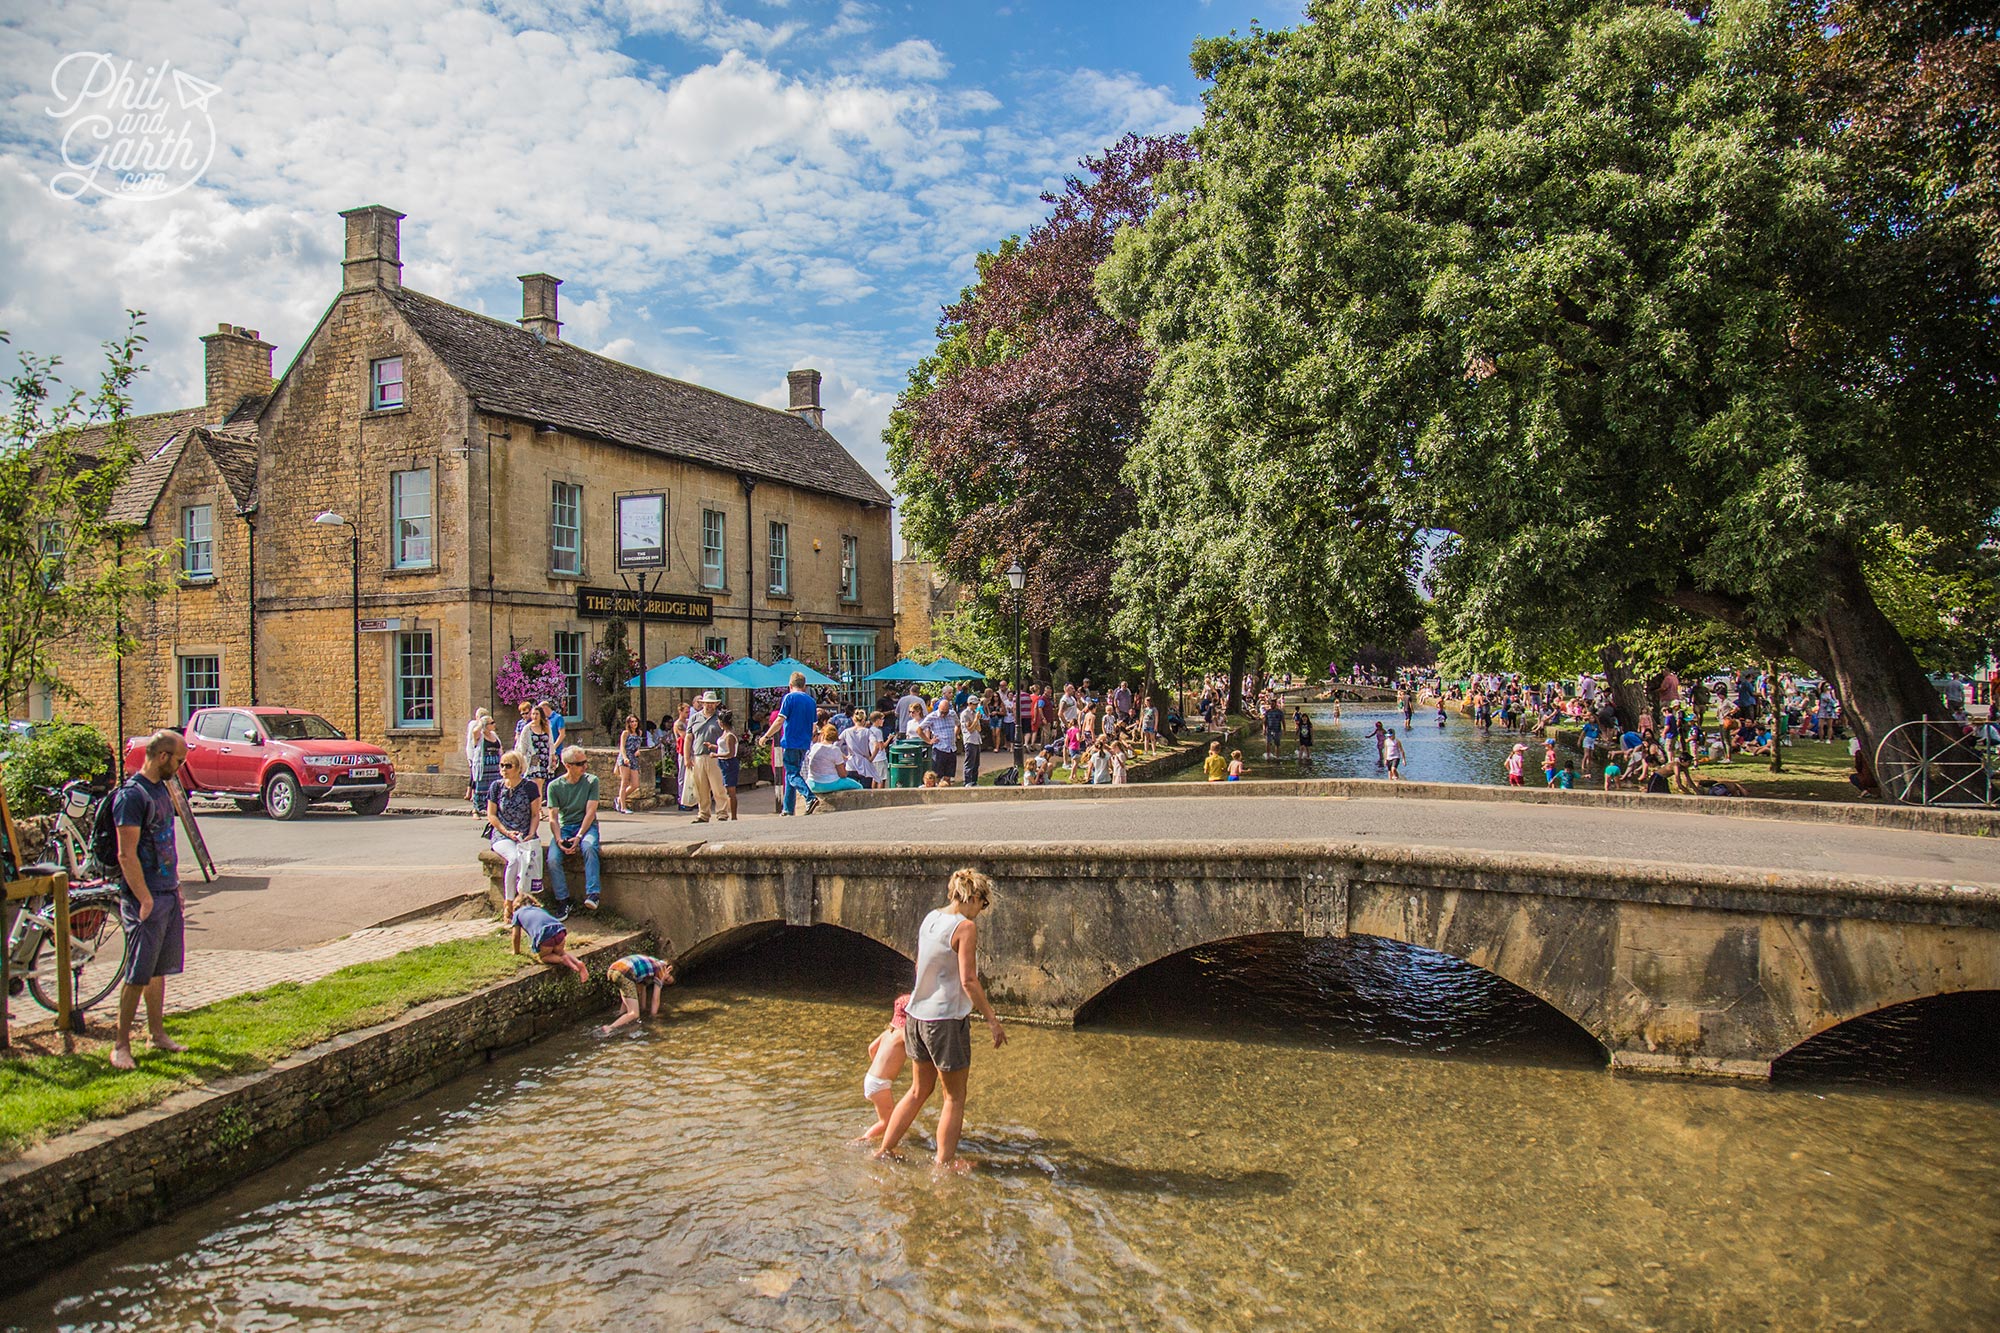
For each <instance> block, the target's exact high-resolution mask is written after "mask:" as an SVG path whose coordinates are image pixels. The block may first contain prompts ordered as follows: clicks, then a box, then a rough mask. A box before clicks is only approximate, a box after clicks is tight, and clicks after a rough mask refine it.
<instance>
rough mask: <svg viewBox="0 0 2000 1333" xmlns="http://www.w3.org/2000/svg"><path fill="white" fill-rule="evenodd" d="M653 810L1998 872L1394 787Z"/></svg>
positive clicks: (799, 828) (1861, 848)
mask: <svg viewBox="0 0 2000 1333" xmlns="http://www.w3.org/2000/svg"><path fill="white" fill-rule="evenodd" d="M654 822H655V823H656V825H657V826H658V827H660V828H661V829H663V830H668V831H670V832H671V834H672V836H674V837H675V838H676V839H678V838H681V837H685V836H687V835H690V834H693V835H697V836H698V835H700V834H702V833H704V832H706V833H707V836H708V840H709V841H710V842H711V843H721V842H750V843H782V842H787V841H791V842H859V843H883V842H1030V841H1042V842H1090V841H1094V840H1113V839H1166V838H1197V839H1211V838H1216V839H1221V838H1257V839H1297V838H1304V839H1313V840H1322V839H1323V840H1331V841H1357V842H1375V843H1383V844H1388V845H1393V846H1399V847H1416V846H1423V847H1453V848H1465V849H1477V850H1487V851H1514V852H1534V853H1541V854H1549V855H1563V854H1567V855H1577V856H1608V857H1619V858H1627V859H1630V860H1632V861H1635V862H1654V863H1666V864H1673V865H1715V866H1729V867H1738V868H1744V869H1753V870H1813V871H1826V872H1829V873H1835V874H1848V875H1885V876H1892V877H1896V878H1902V879H1921V880H1950V881H1953V882H1957V883H1980V884H1992V885H2000V839H1994V838H1974V837H1965V836H1962V835H1955V834H1944V833H1906V832H1902V831H1900V830H1894V829H1875V828H1850V827H1846V826H1843V825H1834V824H1808V823H1801V822H1793V821H1787V820H1776V819H1740V818H1732V817H1730V816H1726V815H1695V814H1674V813H1666V812H1661V813H1653V812H1650V811H1637V810H1586V809H1566V808H1562V807H1557V806H1545V805H1513V804H1505V803H1494V804H1485V803H1474V802H1469V801H1424V800H1413V799H1408V798H1393V797H1385V798H1383V799H1379V800H1372V799H1350V798H1340V797H1323V796H1322V797H1296V796H1290V797H1277V796H1274V797H1201V796H1190V797H1188V798H1186V799H1179V798H1175V799H1159V798H1151V799H1143V800H1119V799H1116V798H1103V799H1089V798H1085V799H1074V800H1061V801H1033V802H1022V803H1020V804H1011V803H998V802H993V803H980V804H964V805H934V806H914V807H903V808H900V809H879V810H846V811H838V812H834V813H823V814H818V815H813V816H812V817H810V818H805V819H800V818H793V819H770V818H765V819H761V820H754V821H753V820H745V821H744V822H743V823H741V824H740V825H737V824H724V825H722V826H721V827H720V828H717V827H716V826H715V825H712V824H710V825H703V826H700V827H698V828H692V829H690V828H688V827H687V825H686V821H685V820H684V819H682V820H674V821H666V820H656V821H654ZM621 832H622V831H621Z"/></svg>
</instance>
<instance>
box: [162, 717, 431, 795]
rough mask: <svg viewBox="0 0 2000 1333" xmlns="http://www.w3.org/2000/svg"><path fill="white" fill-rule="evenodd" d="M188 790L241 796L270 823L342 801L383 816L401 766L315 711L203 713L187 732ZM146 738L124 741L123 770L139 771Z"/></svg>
mask: <svg viewBox="0 0 2000 1333" xmlns="http://www.w3.org/2000/svg"><path fill="white" fill-rule="evenodd" d="M182 734H183V735H185V736H186V737H187V747H188V754H187V763H186V764H184V765H183V766H182V768H181V783H182V785H183V786H185V787H186V788H187V789H188V790H189V791H190V792H209V793H211V794H214V795H218V796H233V797H235V798H236V808H237V809H239V810H255V809H257V808H258V807H260V806H261V807H262V808H263V810H264V813H266V814H268V815H269V816H271V818H273V819H297V818H298V817H299V816H300V815H302V814H304V813H305V811H306V807H307V806H308V805H314V804H319V803H322V802H330V801H331V802H341V803H344V804H347V805H350V806H352V807H353V808H354V813H356V814H358V815H379V814H381V813H382V812H383V811H384V810H386V809H388V808H389V793H390V792H392V791H394V790H395V789H396V766H395V765H394V764H393V763H391V762H390V760H389V754H388V751H386V750H384V749H383V748H382V747H381V746H379V745H368V744H364V743H363V742H360V741H351V740H348V739H347V738H346V737H344V736H342V735H341V734H340V732H339V730H337V729H336V728H335V727H334V726H333V724H332V723H330V722H328V721H327V720H326V719H325V718H323V717H320V716H319V715H318V714H316V713H302V712H299V711H298V710H297V709H294V708H198V709H196V710H195V712H194V715H193V716H192V717H190V718H189V719H188V724H187V726H186V727H185V728H183V729H182ZM145 757H146V738H145V737H143V736H139V737H134V738H133V739H131V740H128V741H126V742H125V771H126V772H127V773H136V772H138V771H139V765H140V763H141V762H143V761H144V759H145Z"/></svg>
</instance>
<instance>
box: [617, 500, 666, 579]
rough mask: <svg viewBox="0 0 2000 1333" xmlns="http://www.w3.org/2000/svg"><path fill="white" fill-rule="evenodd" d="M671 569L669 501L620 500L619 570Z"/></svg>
mask: <svg viewBox="0 0 2000 1333" xmlns="http://www.w3.org/2000/svg"><path fill="white" fill-rule="evenodd" d="M666 567H667V497H666V496H664V495H657V494H655V495H621V496H619V497H618V568H620V569H665V568H666Z"/></svg>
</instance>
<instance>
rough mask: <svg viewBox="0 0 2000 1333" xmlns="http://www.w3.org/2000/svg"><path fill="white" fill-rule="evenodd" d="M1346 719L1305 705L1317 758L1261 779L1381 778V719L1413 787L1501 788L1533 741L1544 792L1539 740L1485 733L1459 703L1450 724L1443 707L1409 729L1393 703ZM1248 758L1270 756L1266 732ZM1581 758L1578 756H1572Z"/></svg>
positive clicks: (1291, 745) (1534, 777)
mask: <svg viewBox="0 0 2000 1333" xmlns="http://www.w3.org/2000/svg"><path fill="white" fill-rule="evenodd" d="M1294 711H1295V710H1287V712H1286V714H1285V718H1286V721H1285V743H1284V746H1283V748H1282V749H1281V750H1280V751H1279V754H1281V755H1282V756H1284V758H1285V759H1286V760H1288V761H1289V760H1291V758H1292V757H1293V755H1294V754H1295V753H1296V751H1297V749H1298V738H1297V734H1296V732H1295V731H1294V729H1293V725H1292V718H1293V715H1294ZM1340 712H1341V716H1340V717H1339V718H1335V717H1334V715H1333V705H1332V704H1330V703H1315V704H1309V705H1307V706H1306V715H1307V716H1308V717H1310V718H1312V723H1313V749H1312V756H1311V759H1310V760H1309V761H1308V762H1307V763H1306V764H1305V765H1304V766H1302V767H1299V766H1295V765H1293V764H1292V763H1290V762H1287V763H1286V764H1285V765H1284V766H1283V769H1284V772H1283V773H1280V772H1277V771H1266V770H1263V769H1259V770H1257V771H1256V772H1255V773H1253V775H1252V776H1255V777H1279V776H1284V775H1285V774H1289V773H1296V774H1297V776H1299V777H1313V778H1379V777H1381V776H1383V772H1384V770H1383V768H1382V765H1381V764H1380V763H1379V762H1378V761H1377V756H1376V749H1375V742H1374V740H1373V738H1372V733H1373V732H1374V729H1375V724H1376V723H1377V722H1378V721H1379V722H1380V723H1381V724H1382V726H1383V727H1384V728H1385V729H1392V730H1394V731H1395V733H1396V735H1397V736H1398V737H1400V738H1401V740H1402V742H1403V750H1404V756H1403V776H1404V777H1405V778H1407V779H1409V780H1410V781H1412V782H1483V783H1496V782H1505V781H1506V780H1507V755H1508V754H1509V753H1510V752H1511V751H1512V750H1513V748H1514V743H1515V742H1516V741H1519V740H1523V739H1528V740H1529V746H1528V749H1529V754H1528V766H1529V768H1530V769H1532V770H1533V772H1532V773H1531V774H1530V775H1529V776H1530V781H1531V783H1532V785H1535V786H1540V785H1541V780H1542V771H1541V764H1542V750H1541V745H1540V742H1539V741H1537V740H1534V739H1532V738H1524V737H1522V736H1519V735H1516V734H1513V733H1511V732H1505V731H1502V730H1501V729H1500V728H1499V727H1493V728H1492V729H1490V730H1488V731H1481V730H1480V729H1479V728H1478V727H1477V726H1475V725H1474V724H1473V722H1472V719H1471V718H1468V717H1461V716H1460V715H1459V713H1458V706H1457V705H1456V704H1453V705H1452V706H1451V708H1450V710H1449V712H1448V714H1447V717H1446V721H1445V725H1444V726H1442V727H1440V726H1439V725H1438V724H1437V705H1436V704H1431V705H1429V706H1428V707H1419V708H1418V709H1417V710H1416V713H1415V715H1414V716H1413V718H1412V721H1411V725H1410V726H1409V727H1408V728H1407V729H1406V728H1405V727H1404V726H1403V713H1402V710H1401V709H1399V708H1397V707H1395V706H1394V705H1393V704H1342V705H1341V709H1340ZM1241 744H1242V749H1243V753H1244V755H1245V757H1246V758H1249V759H1252V760H1256V759H1260V758H1262V756H1263V753H1264V738H1263V736H1262V734H1261V733H1260V734H1258V735H1254V736H1251V737H1248V738H1247V739H1245V740H1244V741H1243V742H1242V743H1241ZM1568 757H1569V758H1571V759H1575V758H1576V756H1575V754H1574V753H1571V754H1570V755H1569V756H1568ZM1183 777H1184V780H1186V781H1197V780H1199V778H1200V770H1199V769H1198V768H1197V769H1194V770H1191V771H1190V772H1189V773H1187V774H1185V775H1183Z"/></svg>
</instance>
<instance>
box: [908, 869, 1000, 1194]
mask: <svg viewBox="0 0 2000 1333" xmlns="http://www.w3.org/2000/svg"><path fill="white" fill-rule="evenodd" d="M947 893H948V896H949V897H950V899H951V901H949V902H948V903H946V904H945V905H944V906H943V907H940V908H938V909H937V910H935V911H933V912H932V913H931V914H930V915H929V916H927V917H925V918H924V922H923V924H922V925H921V926H918V927H917V984H916V986H915V987H914V988H913V989H912V990H911V992H910V1002H909V1005H908V1006H907V1007H906V1009H905V1012H906V1013H907V1014H908V1015H909V1021H908V1023H907V1024H906V1025H905V1027H904V1029H903V1044H904V1046H905V1047H906V1048H907V1049H908V1051H909V1055H910V1060H911V1063H912V1064H914V1065H915V1067H916V1069H915V1074H914V1077H913V1081H912V1082H911V1084H910V1090H909V1091H908V1092H906V1093H904V1094H903V1100H902V1101H900V1102H898V1103H896V1110H895V1112H894V1114H893V1115H892V1116H891V1117H890V1119H889V1127H888V1128H887V1129H885V1130H884V1131H883V1132H882V1146H881V1147H880V1148H879V1149H877V1150H876V1153H875V1155H876V1156H877V1157H894V1156H895V1155H896V1145H897V1144H899V1143H901V1142H902V1141H903V1135H905V1134H907V1133H908V1132H909V1130H910V1126H911V1124H913V1123H914V1122H915V1121H916V1118H917V1112H919V1111H921V1110H923V1109H924V1103H925V1102H927V1101H929V1100H930V1099H931V1090H932V1089H933V1088H935V1087H936V1086H937V1084H938V1082H939V1080H940V1079H942V1080H943V1082H944V1110H943V1111H941V1112H939V1113H938V1123H937V1164H938V1165H939V1166H940V1167H950V1168H952V1169H953V1170H956V1171H963V1170H966V1169H967V1167H968V1163H965V1162H962V1161H960V1160H959V1158H958V1135H959V1131H960V1130H961V1129H962V1128H963V1127H964V1125H965V1083H966V1076H967V1075H968V1074H969V1073H970V1072H971V1069H972V1014H973V1012H974V1011H975V1010H977V1011H978V1013H979V1014H980V1016H981V1017H983V1018H984V1019H985V1020H986V1026H987V1028H988V1030H989V1031H991V1032H992V1033H993V1045H994V1047H995V1048H996V1049H997V1048H998V1047H1000V1046H1003V1045H1005V1044H1006V1041H1007V1034H1006V1033H1005V1032H1003V1031H1002V1030H1001V1028H1000V1019H999V1017H998V1016H997V1015H995V1014H994V1012H993V1006H992V1004H991V1003H989V1002H988V1000H987V998H986V988H985V987H984V986H981V985H980V984H979V914H980V913H981V912H984V911H985V910H986V909H987V908H988V907H991V906H992V905H993V881H992V880H991V879H989V878H987V877H986V876H985V875H983V874H981V873H980V872H979V871H977V870H954V871H953V872H952V874H951V883H950V885H949V888H948V890H947Z"/></svg>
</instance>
